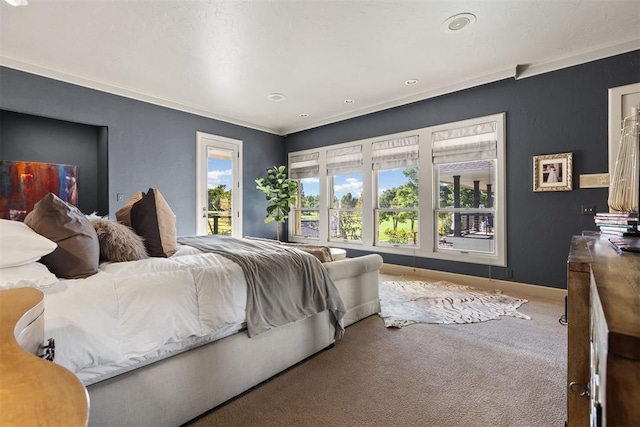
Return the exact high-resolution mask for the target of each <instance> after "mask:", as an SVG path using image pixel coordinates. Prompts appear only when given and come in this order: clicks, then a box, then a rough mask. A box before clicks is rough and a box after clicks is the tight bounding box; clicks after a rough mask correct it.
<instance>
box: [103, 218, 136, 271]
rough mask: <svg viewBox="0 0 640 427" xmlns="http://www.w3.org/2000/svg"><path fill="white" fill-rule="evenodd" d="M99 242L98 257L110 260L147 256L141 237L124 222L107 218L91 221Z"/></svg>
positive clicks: (117, 260)
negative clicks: (120, 222)
mask: <svg viewBox="0 0 640 427" xmlns="http://www.w3.org/2000/svg"><path fill="white" fill-rule="evenodd" d="M91 225H93V228H94V230H96V234H97V235H98V241H99V242H100V259H101V260H103V261H111V262H125V261H136V260H139V259H144V258H148V255H147V250H146V249H145V247H144V241H143V239H142V237H140V236H138V235H137V234H136V232H135V231H133V230H132V229H131V228H129V227H127V226H126V225H124V224H118V223H117V222H113V221H110V220H108V219H94V220H92V221H91Z"/></svg>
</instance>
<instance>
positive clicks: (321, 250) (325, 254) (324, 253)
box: [282, 243, 333, 262]
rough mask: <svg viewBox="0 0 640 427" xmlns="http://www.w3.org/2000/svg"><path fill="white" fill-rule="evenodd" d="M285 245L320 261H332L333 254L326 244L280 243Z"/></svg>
mask: <svg viewBox="0 0 640 427" xmlns="http://www.w3.org/2000/svg"><path fill="white" fill-rule="evenodd" d="M282 244H283V245H285V246H290V247H293V248H296V249H299V250H301V251H304V252H306V253H309V254H311V255H313V256H314V257H316V258H318V259H319V260H320V262H331V261H333V255H332V254H331V249H330V248H329V247H328V246H319V245H307V244H304V243H282Z"/></svg>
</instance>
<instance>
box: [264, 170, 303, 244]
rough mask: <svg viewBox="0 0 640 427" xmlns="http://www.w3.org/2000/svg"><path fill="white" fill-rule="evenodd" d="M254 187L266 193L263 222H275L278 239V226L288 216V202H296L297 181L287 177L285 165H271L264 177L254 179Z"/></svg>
mask: <svg viewBox="0 0 640 427" xmlns="http://www.w3.org/2000/svg"><path fill="white" fill-rule="evenodd" d="M255 182H256V184H258V185H257V186H256V188H257V189H258V190H260V191H262V192H263V193H264V194H266V198H267V216H266V218H265V219H264V222H265V224H268V223H270V222H276V223H277V226H276V239H278V240H280V226H281V224H282V223H283V222H284V221H285V220H286V219H287V218H288V216H289V212H290V211H291V207H290V204H294V203H295V202H296V195H297V194H298V182H297V181H295V180H293V179H289V178H287V167H286V166H273V167H271V168H268V169H267V177H266V178H258V179H256V181H255Z"/></svg>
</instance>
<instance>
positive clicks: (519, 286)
mask: <svg viewBox="0 0 640 427" xmlns="http://www.w3.org/2000/svg"><path fill="white" fill-rule="evenodd" d="M380 274H382V275H389V276H398V277H403V276H409V277H411V276H413V277H425V278H429V279H432V280H447V281H449V282H454V283H458V284H460V285H466V286H473V287H475V288H490V289H500V290H501V291H503V292H507V293H509V294H510V295H511V296H523V297H527V296H530V297H537V298H547V299H552V300H558V301H564V297H565V296H566V295H567V290H566V289H558V288H550V287H547V286H539V285H530V284H527V283H518V282H510V281H507V280H500V279H489V278H486V277H476V276H468V275H466V274H458V273H449V272H447V271H437V270H427V269H424V268H413V267H407V266H404V265H395V264H386V263H385V264H382V267H381V268H380Z"/></svg>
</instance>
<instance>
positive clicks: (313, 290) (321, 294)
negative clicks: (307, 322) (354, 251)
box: [178, 236, 345, 339]
mask: <svg viewBox="0 0 640 427" xmlns="http://www.w3.org/2000/svg"><path fill="white" fill-rule="evenodd" d="M178 243H180V244H182V245H188V246H192V247H194V248H196V249H199V250H201V251H203V252H210V253H215V254H218V255H222V256H224V257H226V258H229V259H230V260H232V261H234V262H235V263H237V264H239V265H240V267H242V271H243V272H244V276H245V279H246V281H247V286H248V289H247V309H246V311H247V330H248V333H249V337H253V336H255V335H258V334H261V333H263V332H266V331H268V330H270V329H272V328H274V327H277V326H281V325H285V324H287V323H291V322H294V321H296V320H300V319H304V318H305V317H308V316H310V315H312V314H316V313H320V312H322V311H324V310H329V312H330V313H331V316H332V317H333V321H334V325H335V329H336V335H335V337H336V339H339V338H342V335H343V334H344V327H343V326H342V322H341V319H342V317H343V316H344V315H345V308H344V304H343V302H342V299H341V298H340V294H339V292H338V289H337V288H336V285H335V284H334V283H333V281H332V280H331V277H329V273H327V270H326V269H325V268H324V266H323V265H322V263H321V262H320V261H319V260H318V259H317V258H316V257H314V256H313V255H310V254H308V253H305V252H302V251H299V250H297V249H294V248H291V247H286V246H281V245H277V244H273V243H268V242H262V241H258V240H246V239H236V238H233V237H228V236H189V237H180V238H178Z"/></svg>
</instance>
